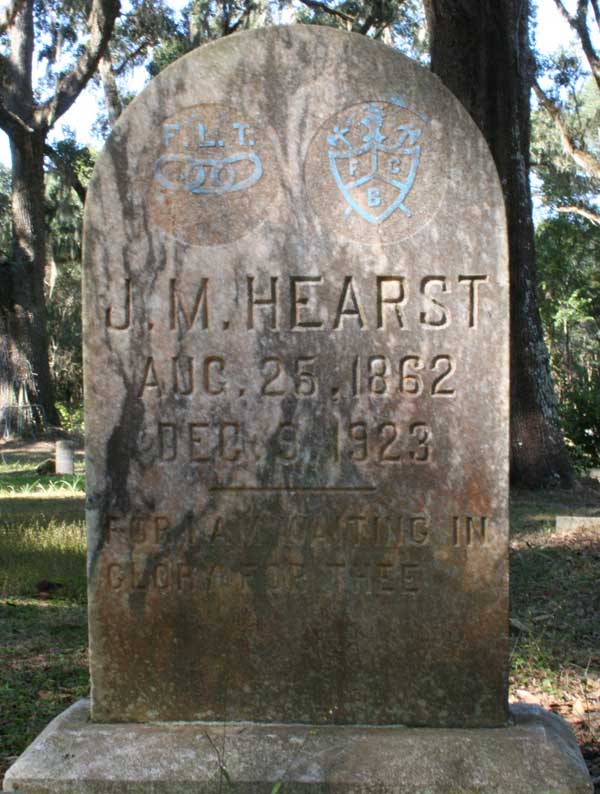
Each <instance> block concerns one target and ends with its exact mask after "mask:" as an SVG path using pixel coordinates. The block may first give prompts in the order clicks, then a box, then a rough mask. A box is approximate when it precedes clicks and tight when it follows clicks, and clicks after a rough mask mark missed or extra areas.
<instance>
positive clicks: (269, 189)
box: [85, 27, 508, 727]
mask: <svg viewBox="0 0 600 794" xmlns="http://www.w3.org/2000/svg"><path fill="white" fill-rule="evenodd" d="M507 294H508V282H507V250H506V237H505V221H504V207H503V199H502V193H501V190H500V186H499V183H498V178H497V175H496V172H495V169H494V164H493V162H492V158H491V156H490V154H489V151H488V149H487V147H486V144H485V142H484V140H483V138H482V136H481V135H480V133H479V132H478V130H477V129H476V127H475V125H474V123H473V122H472V121H471V119H470V118H469V116H468V115H467V113H466V112H465V110H464V109H463V108H462V107H461V106H460V104H459V103H458V102H457V100H456V99H454V98H453V97H452V95H451V94H450V93H449V92H448V91H447V90H446V89H445V88H444V87H443V86H442V84H441V83H440V82H439V80H438V79H437V78H436V77H434V76H433V75H432V74H430V73H429V72H428V71H426V70H425V69H423V68H421V67H420V66H418V65H416V64H415V63H413V62H412V61H410V60H409V59H407V58H405V57H404V56H402V55H401V54H399V53H398V52H395V51H392V50H390V49H388V48H387V47H385V46H383V45H382V44H379V43H375V42H373V41H371V40H369V39H367V38H363V37H360V36H356V35H349V34H345V33H342V32H338V31H333V30H331V29H328V28H319V27H291V28H270V29H264V30H260V31H256V32H253V33H250V34H242V35H236V36H231V37H228V38H226V39H223V40H221V41H219V42H216V43H214V44H210V45H208V46H204V47H202V48H200V49H198V50H196V51H194V52H193V53H191V54H189V55H187V56H186V57H184V58H182V59H181V60H179V61H177V62H176V63H175V64H173V65H172V66H171V67H169V68H168V69H167V70H166V71H165V72H164V73H162V74H161V75H159V77H157V78H156V79H155V80H153V81H152V82H151V83H150V85H149V86H148V87H147V88H146V89H145V91H144V92H143V93H142V94H141V95H140V96H139V97H138V98H137V99H136V100H135V101H134V102H133V103H132V104H131V105H130V107H129V108H128V109H127V110H126V111H125V113H124V114H123V116H122V118H121V119H120V120H119V122H118V124H117V126H116V128H115V130H114V132H113V134H112V135H111V137H110V139H109V141H108V143H107V145H106V148H105V150H104V152H103V154H102V156H101V157H100V159H99V162H98V165H97V167H96V170H95V174H94V178H93V180H92V184H91V185H90V189H89V193H88V201H87V208H86V220H85V363H86V368H85V380H86V384H85V385H86V434H87V460H88V532H89V596H90V597H89V605H90V606H89V609H90V633H91V669H92V681H93V704H92V713H93V719H95V720H97V721H98V720H100V721H128V720H130V721H146V720H198V719H209V720H210V719H226V720H245V719H249V720H257V721H292V722H310V723H327V722H342V723H370V724H373V723H379V724H386V723H402V724H407V725H429V726H471V727H472V726H482V725H483V726H487V725H501V724H503V723H504V722H505V720H506V708H507V706H506V677H507V663H508V660H507V637H506V633H507V465H508V443H507V436H508V390H507V383H508V297H507Z"/></svg>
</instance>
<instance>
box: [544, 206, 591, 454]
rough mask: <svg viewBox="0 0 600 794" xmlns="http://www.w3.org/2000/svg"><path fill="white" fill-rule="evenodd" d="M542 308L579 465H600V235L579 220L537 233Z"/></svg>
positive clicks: (557, 221)
mask: <svg viewBox="0 0 600 794" xmlns="http://www.w3.org/2000/svg"><path fill="white" fill-rule="evenodd" d="M537 250H538V272H539V284H540V309H541V312H542V317H543V320H544V326H545V329H546V335H547V339H548V347H549V350H550V355H551V360H552V366H553V371H554V378H555V382H556V387H557V394H558V398H559V409H560V413H561V418H562V422H563V430H564V432H565V435H566V438H567V441H568V442H569V443H570V445H571V447H572V453H573V456H574V458H575V461H576V462H577V463H578V464H579V465H580V466H582V465H587V466H590V465H598V464H599V463H600V366H599V365H600V264H599V263H600V235H598V233H597V231H596V229H595V227H594V226H592V225H591V224H589V223H588V222H587V221H585V220H584V219H582V218H580V217H577V216H566V215H559V216H557V217H554V218H548V219H547V220H545V221H544V222H542V223H541V224H540V225H539V227H538V229H537Z"/></svg>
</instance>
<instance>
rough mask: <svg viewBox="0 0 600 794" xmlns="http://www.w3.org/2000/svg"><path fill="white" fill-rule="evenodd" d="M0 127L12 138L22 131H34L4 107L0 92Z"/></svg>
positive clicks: (16, 137)
mask: <svg viewBox="0 0 600 794" xmlns="http://www.w3.org/2000/svg"><path fill="white" fill-rule="evenodd" d="M0 129H2V130H3V131H4V132H5V133H6V134H7V135H8V137H9V138H11V139H12V140H15V139H18V137H19V136H20V135H23V133H25V134H27V135H31V133H32V132H33V131H34V130H33V129H32V127H30V126H29V125H28V124H26V123H25V122H24V121H23V119H22V118H21V117H20V116H18V115H17V114H16V113H13V112H12V110H9V109H8V108H7V107H6V104H5V101H4V97H3V96H2V95H1V94H0Z"/></svg>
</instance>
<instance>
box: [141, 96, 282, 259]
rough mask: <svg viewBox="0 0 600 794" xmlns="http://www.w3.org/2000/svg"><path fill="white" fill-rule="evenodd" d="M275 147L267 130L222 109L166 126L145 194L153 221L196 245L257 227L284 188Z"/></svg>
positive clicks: (188, 114) (158, 136) (204, 109)
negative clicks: (279, 189)
mask: <svg viewBox="0 0 600 794" xmlns="http://www.w3.org/2000/svg"><path fill="white" fill-rule="evenodd" d="M272 142H273V133H272V132H271V131H270V130H269V129H268V128H265V127H264V126H261V125H260V124H259V123H258V122H257V121H256V119H252V118H250V117H249V116H247V114H245V113H244V112H243V111H241V110H238V109H236V108H234V107H229V106H226V105H223V104H218V103H206V104H201V105H196V106H195V107H191V108H187V109H186V110H183V111H181V112H179V113H177V114H176V115H174V116H171V117H169V118H167V119H164V121H163V123H162V124H161V125H160V126H159V127H158V128H156V130H154V157H153V158H151V155H149V156H148V163H147V170H146V183H145V184H144V188H143V189H144V190H146V191H148V189H149V188H150V194H149V196H148V203H149V211H150V217H151V219H152V221H153V222H154V223H155V224H157V225H158V227H159V228H160V229H162V230H163V231H164V232H166V233H167V234H169V235H170V236H172V237H174V238H175V239H177V240H179V241H181V242H185V243H187V244H191V245H218V244H222V243H224V242H227V241H228V240H231V239H235V238H236V237H241V236H242V235H244V234H246V233H247V232H248V231H250V230H251V229H252V228H256V226H257V225H258V224H259V223H260V222H261V221H262V220H264V218H265V216H266V215H267V214H268V212H269V208H270V207H271V206H272V202H273V199H274V196H276V195H277V191H278V188H279V176H278V173H277V168H276V166H275V164H274V158H273V153H272V148H273V143H272ZM275 204H276V203H275Z"/></svg>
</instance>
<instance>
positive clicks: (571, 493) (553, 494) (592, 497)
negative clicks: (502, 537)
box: [510, 480, 600, 537]
mask: <svg viewBox="0 0 600 794" xmlns="http://www.w3.org/2000/svg"><path fill="white" fill-rule="evenodd" d="M570 515H573V516H598V517H600V483H598V482H593V481H591V480H587V481H584V484H583V485H581V487H580V488H579V489H577V490H576V489H571V490H562V489H553V490H551V489H548V490H547V491H536V492H532V491H521V490H516V489H513V490H512V491H511V499H510V533H511V536H512V537H515V536H518V535H521V534H524V533H532V532H539V533H545V534H548V533H551V532H553V531H554V528H555V521H556V516H570Z"/></svg>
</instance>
